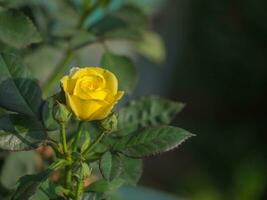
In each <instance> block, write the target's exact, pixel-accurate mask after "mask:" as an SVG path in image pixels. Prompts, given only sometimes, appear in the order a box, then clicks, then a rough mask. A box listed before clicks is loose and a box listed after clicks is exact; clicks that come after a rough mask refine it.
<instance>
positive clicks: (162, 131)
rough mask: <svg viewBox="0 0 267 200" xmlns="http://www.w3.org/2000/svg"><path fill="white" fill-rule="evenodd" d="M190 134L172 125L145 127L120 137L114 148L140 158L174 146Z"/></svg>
mask: <svg viewBox="0 0 267 200" xmlns="http://www.w3.org/2000/svg"><path fill="white" fill-rule="evenodd" d="M191 136H193V134H191V133H189V132H188V131H186V130H184V129H181V128H177V127H172V126H161V127H153V128H145V129H143V130H139V131H137V133H136V134H133V135H128V136H126V137H125V138H122V139H121V140H119V141H118V142H117V143H116V144H115V145H114V148H115V149H116V150H119V151H122V152H123V153H124V154H125V155H127V156H129V157H135V158H142V157H146V156H150V155H155V154H158V153H162V152H166V151H169V150H171V149H173V148H176V147H177V146H179V145H180V144H181V143H182V142H184V141H185V140H187V139H188V138H190V137H191Z"/></svg>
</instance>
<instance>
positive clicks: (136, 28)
mask: <svg viewBox="0 0 267 200" xmlns="http://www.w3.org/2000/svg"><path fill="white" fill-rule="evenodd" d="M146 25H147V17H146V15H145V14H144V13H143V11H142V10H141V9H140V8H139V7H136V6H133V5H124V6H122V7H121V8H120V9H119V10H117V11H116V12H113V13H111V14H109V15H107V16H105V17H104V18H103V19H102V20H100V21H98V22H97V23H96V24H94V25H93V26H92V27H90V29H89V30H92V32H93V33H95V34H96V35H97V36H98V37H100V38H102V39H115V38H119V39H123V38H125V39H131V40H137V39H140V38H141V37H142V36H141V35H142V32H143V30H144V29H145V27H146Z"/></svg>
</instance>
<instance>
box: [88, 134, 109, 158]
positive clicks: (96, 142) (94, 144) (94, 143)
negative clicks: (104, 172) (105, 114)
mask: <svg viewBox="0 0 267 200" xmlns="http://www.w3.org/2000/svg"><path fill="white" fill-rule="evenodd" d="M106 133H107V132H106V131H103V132H102V133H101V134H100V135H99V136H98V137H97V138H96V139H95V140H94V141H93V142H92V144H91V145H90V146H89V147H88V148H87V149H85V150H84V152H83V155H86V154H87V153H89V152H90V151H92V150H93V149H94V148H95V146H96V145H97V144H98V143H99V142H100V141H101V140H102V139H103V137H104V136H105V135H106Z"/></svg>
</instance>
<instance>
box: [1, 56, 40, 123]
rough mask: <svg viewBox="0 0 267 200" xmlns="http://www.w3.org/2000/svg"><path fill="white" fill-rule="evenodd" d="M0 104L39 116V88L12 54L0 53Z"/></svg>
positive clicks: (9, 108) (6, 107)
mask: <svg viewBox="0 0 267 200" xmlns="http://www.w3.org/2000/svg"><path fill="white" fill-rule="evenodd" d="M0 71H1V73H0V106H1V107H3V108H5V109H7V110H10V111H14V112H18V113H22V114H25V115H30V116H34V117H36V118H39V117H40V106H41V104H42V99H41V90H40V87H39V86H38V84H37V82H36V81H35V80H34V79H32V77H31V74H30V72H29V71H28V70H27V69H26V68H25V66H23V65H22V64H21V62H20V60H19V58H17V57H16V56H14V55H10V54H0Z"/></svg>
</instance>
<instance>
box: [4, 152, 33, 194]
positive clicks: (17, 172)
mask: <svg viewBox="0 0 267 200" xmlns="http://www.w3.org/2000/svg"><path fill="white" fill-rule="evenodd" d="M36 161H37V155H36V153H35V152H34V151H24V152H15V153H11V154H9V155H8V157H7V158H6V159H5V163H4V165H3V167H2V171H1V184H2V185H3V186H5V187H6V188H8V189H14V188H15V186H16V182H17V180H18V179H19V178H20V177H21V176H24V175H26V174H33V173H35V172H36Z"/></svg>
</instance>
